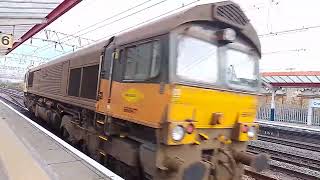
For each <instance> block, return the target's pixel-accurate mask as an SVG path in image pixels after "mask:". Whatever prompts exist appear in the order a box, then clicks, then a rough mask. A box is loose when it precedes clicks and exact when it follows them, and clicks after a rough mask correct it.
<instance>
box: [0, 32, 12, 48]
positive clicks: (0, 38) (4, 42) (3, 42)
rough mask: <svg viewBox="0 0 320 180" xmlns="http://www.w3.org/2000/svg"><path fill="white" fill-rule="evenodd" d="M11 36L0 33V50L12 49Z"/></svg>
mask: <svg viewBox="0 0 320 180" xmlns="http://www.w3.org/2000/svg"><path fill="white" fill-rule="evenodd" d="M12 45H13V36H12V35H10V34H3V33H1V32H0V48H12Z"/></svg>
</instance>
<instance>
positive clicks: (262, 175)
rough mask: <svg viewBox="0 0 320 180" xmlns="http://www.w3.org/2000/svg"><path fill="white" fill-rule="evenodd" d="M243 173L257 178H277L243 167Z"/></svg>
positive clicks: (261, 179)
mask: <svg viewBox="0 0 320 180" xmlns="http://www.w3.org/2000/svg"><path fill="white" fill-rule="evenodd" d="M244 174H245V175H247V176H249V177H251V178H254V179H257V180H277V178H274V177H271V176H269V175H266V174H263V173H258V172H256V171H253V170H251V169H249V168H245V170H244Z"/></svg>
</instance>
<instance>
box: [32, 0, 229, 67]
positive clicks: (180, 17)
mask: <svg viewBox="0 0 320 180" xmlns="http://www.w3.org/2000/svg"><path fill="white" fill-rule="evenodd" d="M223 3H226V1H225V2H223ZM227 3H232V2H227ZM214 4H215V3H209V4H200V5H196V6H193V7H189V8H187V9H184V10H182V11H179V12H176V13H174V14H172V15H169V16H166V17H164V18H161V19H158V20H156V21H153V22H151V23H148V24H145V25H142V26H139V27H137V28H135V29H131V30H128V31H126V32H123V33H121V34H118V35H115V37H114V40H113V42H112V43H113V44H115V45H117V46H119V45H124V44H128V43H132V42H135V41H138V40H142V39H146V38H150V37H154V36H158V35H162V34H166V33H168V32H170V31H171V30H173V29H175V28H176V27H178V26H179V25H182V24H185V23H188V22H193V21H210V20H213V19H214V18H213V15H212V7H213V5H214ZM108 41H109V39H107V40H102V41H101V42H98V43H96V44H93V45H90V46H88V47H85V48H82V49H79V50H77V51H75V52H72V53H69V54H67V55H64V56H62V57H59V58H57V59H55V60H52V61H50V62H48V63H46V64H42V65H40V66H37V67H34V68H32V69H31V70H30V71H35V70H39V69H41V68H44V67H47V66H50V65H53V64H56V63H60V62H63V61H67V60H70V59H73V58H76V57H81V56H83V55H86V54H88V53H94V52H97V53H100V52H102V51H103V48H104V46H105V45H107V43H108Z"/></svg>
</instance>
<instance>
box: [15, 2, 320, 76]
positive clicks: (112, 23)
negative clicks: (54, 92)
mask: <svg viewBox="0 0 320 180" xmlns="http://www.w3.org/2000/svg"><path fill="white" fill-rule="evenodd" d="M145 2H146V3H145ZM206 2H215V1H213V0H200V1H196V0H134V1H133V0H116V1H106V0H83V1H82V2H81V3H80V4H78V5H77V6H76V7H74V8H73V9H71V10H70V11H69V12H67V13H66V14H65V15H63V16H62V17H61V18H59V19H58V20H56V21H55V22H54V23H52V24H51V25H50V26H49V27H47V29H51V30H55V31H58V32H63V33H66V34H73V35H79V36H81V37H85V38H88V39H92V40H96V41H97V40H99V39H102V38H106V37H109V36H111V35H113V34H114V33H117V32H120V31H122V30H123V29H126V28H129V27H132V26H135V25H136V24H139V23H141V22H144V21H148V20H150V19H153V18H154V17H157V16H159V15H162V14H165V13H167V12H170V11H172V10H174V9H177V8H180V7H182V6H183V5H185V6H186V5H188V4H190V3H192V4H191V6H192V5H196V4H197V3H206ZM236 2H238V3H239V4H240V6H241V7H242V8H243V9H244V10H245V12H246V13H247V16H248V17H249V19H250V20H251V22H252V23H253V25H254V27H255V28H256V29H257V31H258V34H260V35H262V36H261V37H260V38H261V44H262V51H263V53H264V54H263V58H262V60H261V64H260V69H261V70H262V71H283V70H288V69H295V70H320V54H319V53H318V51H319V50H318V40H319V39H320V28H318V27H317V26H318V25H320V20H319V18H320V11H319V6H320V1H319V0H304V1H301V0H238V1H236ZM142 3H145V4H144V5H142V6H138V7H136V8H134V9H132V10H130V11H127V12H126V13H124V14H121V15H119V16H116V17H113V18H110V17H112V16H114V15H115V14H118V13H120V12H122V11H125V10H127V9H129V8H131V7H134V6H137V5H139V4H142ZM145 8H148V9H147V10H142V9H145ZM138 11H141V12H138ZM135 12H138V13H135ZM131 14H133V15H131ZM129 15H130V16H129ZM127 16H128V17H127ZM120 19H122V20H120ZM98 22H101V23H98ZM96 23H98V24H96ZM95 24H96V25H95ZM307 27H313V28H309V29H302V30H298V31H297V30H295V29H301V28H307ZM288 30H289V31H290V32H287V33H280V34H277V35H274V34H270V33H276V32H282V31H288ZM79 31H80V32H79ZM38 36H39V37H40V36H41V33H40V34H39V35H38ZM42 43H43V42H42ZM38 45H39V44H38ZM40 46H41V44H40ZM27 49H30V47H26V46H25V47H23V46H21V47H20V48H18V49H17V50H15V52H24V51H27ZM52 49H54V47H52V48H51V50H50V49H49V50H48V49H47V50H39V51H38V52H37V54H36V55H38V56H47V57H50V58H52V57H54V56H56V54H55V53H54V52H52Z"/></svg>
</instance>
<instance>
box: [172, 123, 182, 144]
mask: <svg viewBox="0 0 320 180" xmlns="http://www.w3.org/2000/svg"><path fill="white" fill-rule="evenodd" d="M184 133H185V132H184V128H183V127H182V126H180V125H179V126H176V127H174V128H173V129H172V134H171V135H172V139H173V140H175V141H181V140H182V139H183V137H184Z"/></svg>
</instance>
